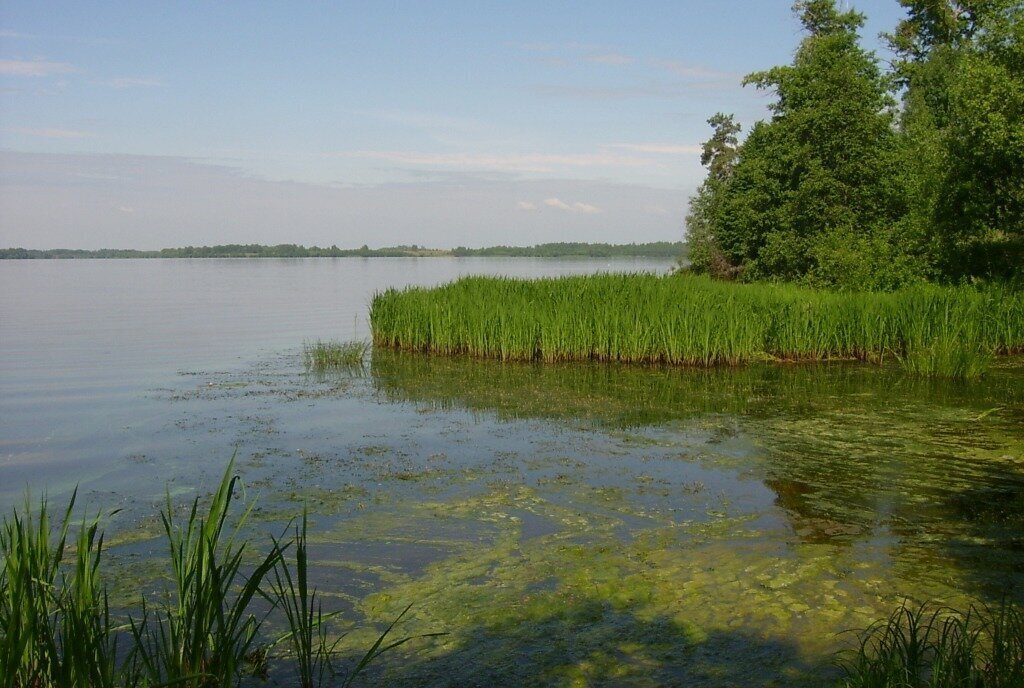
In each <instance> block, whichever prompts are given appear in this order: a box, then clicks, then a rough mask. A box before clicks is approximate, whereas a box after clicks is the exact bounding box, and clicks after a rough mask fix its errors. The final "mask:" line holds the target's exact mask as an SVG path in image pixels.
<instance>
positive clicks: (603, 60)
mask: <svg viewBox="0 0 1024 688" xmlns="http://www.w3.org/2000/svg"><path fill="white" fill-rule="evenodd" d="M584 59H585V60H586V61H587V62H596V63H598V64H606V65H627V64H632V63H633V62H635V60H634V59H633V58H632V57H630V56H629V55H623V54H622V53H597V54H595V55H587V56H586V57H585V58H584Z"/></svg>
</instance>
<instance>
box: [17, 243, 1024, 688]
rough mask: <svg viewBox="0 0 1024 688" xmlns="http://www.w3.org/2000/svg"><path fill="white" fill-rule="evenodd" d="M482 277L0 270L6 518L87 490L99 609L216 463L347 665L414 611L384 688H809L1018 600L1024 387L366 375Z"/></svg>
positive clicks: (306, 270)
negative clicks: (908, 633)
mask: <svg viewBox="0 0 1024 688" xmlns="http://www.w3.org/2000/svg"><path fill="white" fill-rule="evenodd" d="M667 268H668V265H667V264H665V263H646V262H642V263H636V262H630V263H622V262H615V263H612V264H608V263H607V262H604V261H602V262H593V261H541V260H536V261H535V260H523V259H515V260H506V261H502V260H491V259H464V260H458V259H453V260H448V259H418V260H417V259H394V260H390V259H373V260H349V259H341V260H333V261H332V260H263V261H245V260H223V261H219V260H211V261H80V262H76V261H47V262H43V261H39V262H10V261H7V262H2V263H0V328H2V330H0V335H2V339H0V349H2V351H0V392H2V398H0V447H2V453H0V502H2V503H3V506H4V508H5V509H6V508H9V507H10V505H11V504H14V503H17V502H18V501H19V500H20V499H21V498H22V495H23V493H24V489H25V486H26V485H28V486H30V487H31V488H32V490H33V492H35V493H38V492H39V491H41V490H43V489H48V490H49V491H50V493H51V494H59V493H62V492H66V491H67V490H69V489H71V488H72V487H73V486H74V485H75V484H79V485H81V494H82V496H83V498H84V500H85V501H86V502H87V503H88V504H89V508H91V509H92V510H94V511H95V510H98V509H101V508H104V509H107V508H112V507H122V508H123V511H121V512H120V513H118V514H117V515H116V516H111V517H109V518H108V519H107V522H108V528H109V529H110V531H111V532H112V533H114V534H115V537H114V542H115V546H114V548H113V550H112V557H111V560H110V566H112V567H114V568H116V569H117V570H118V573H119V575H118V576H117V583H118V590H117V594H118V595H119V596H121V597H122V598H123V599H129V600H130V599H136V598H137V596H138V591H139V589H140V588H143V589H151V588H150V587H149V586H150V585H151V582H152V578H153V577H154V576H155V575H158V573H159V572H158V570H156V569H154V568H153V567H152V565H150V564H148V563H147V562H150V561H151V557H150V555H151V554H152V553H153V552H160V551H161V550H162V548H163V545H162V543H161V542H160V541H159V539H158V537H157V535H158V532H159V523H158V521H157V520H156V518H155V517H154V514H155V513H156V511H155V510H156V508H157V507H158V506H159V505H160V504H161V502H162V500H163V498H164V494H165V491H170V492H171V493H172V494H173V495H175V496H176V497H177V498H179V499H188V498H191V497H192V496H193V495H196V494H200V495H201V494H203V493H204V492H205V491H206V490H207V489H209V487H210V486H211V485H212V484H213V483H214V482H215V481H216V480H217V478H218V477H219V476H220V474H221V472H222V471H223V470H224V467H225V465H226V463H227V461H228V459H229V457H230V456H231V455H232V453H235V454H236V457H237V458H236V465H237V467H238V470H239V471H240V472H241V473H242V474H243V476H244V479H245V482H246V485H247V496H248V497H250V498H251V497H256V498H258V505H259V507H258V509H257V512H256V515H257V519H256V522H257V525H256V529H257V530H260V531H264V530H269V531H270V532H274V533H276V532H279V530H280V529H281V527H282V526H283V524H284V523H285V522H286V521H287V520H288V519H289V518H291V517H292V516H294V515H295V514H296V513H297V512H298V510H299V509H301V505H302V504H306V505H308V507H309V508H310V510H311V513H312V515H313V519H314V525H313V530H314V533H315V535H314V540H315V542H314V547H313V550H314V552H313V553H314V557H315V559H316V562H317V567H316V573H315V575H316V577H317V582H318V583H319V584H320V585H321V586H322V588H323V589H324V590H327V591H329V600H328V602H329V605H328V606H329V607H331V608H336V609H342V610H344V611H345V617H346V618H347V619H349V620H351V622H352V623H353V624H354V626H353V628H352V629H351V633H350V635H349V636H348V637H347V641H346V642H347V643H348V645H347V647H349V648H351V651H352V652H353V653H357V652H358V650H359V649H360V648H365V647H366V646H367V644H368V643H369V642H371V640H370V638H371V637H372V635H373V632H374V629H375V628H376V629H379V628H380V627H382V625H386V624H387V623H388V622H390V621H391V620H392V619H393V618H394V617H395V616H397V614H398V613H399V612H400V611H401V610H402V609H404V608H405V606H406V605H408V604H410V603H412V604H414V607H413V610H412V611H411V612H410V616H409V618H408V620H407V622H405V624H404V625H403V629H404V631H405V632H407V633H428V632H436V631H445V632H447V633H448V635H446V636H443V637H442V638H435V639H429V640H423V641H418V642H416V643H411V644H410V645H408V646H405V647H406V648H407V650H408V651H407V652H405V653H404V654H395V655H393V656H392V657H391V658H390V659H388V660H386V661H384V662H381V663H380V664H378V665H377V666H376V668H375V670H376V671H377V672H378V673H379V674H382V676H381V677H380V678H382V680H385V681H386V682H394V683H396V684H399V685H424V686H439V685H442V686H446V685H460V686H461V685H688V686H689V685H698V686H700V685H706V686H732V685H735V686H749V685H764V686H768V685H794V684H801V683H802V684H805V685H820V684H821V682H822V680H823V678H824V677H831V676H834V675H835V669H834V666H833V654H832V653H834V652H835V651H836V650H837V649H838V648H841V647H843V645H844V642H849V640H850V638H849V637H848V636H843V635H841V633H840V632H841V631H843V630H846V629H850V628H859V627H864V626H866V625H867V624H869V623H871V622H872V621H874V620H876V619H878V618H881V617H884V616H886V615H888V613H889V612H890V611H891V610H892V609H893V608H894V607H895V606H897V605H898V604H900V603H901V602H902V601H903V600H904V599H911V600H913V601H917V602H920V601H924V600H937V601H941V602H944V603H949V604H954V605H963V604H966V603H968V602H972V601H981V602H992V601H997V600H999V599H1000V598H1002V597H1004V596H1010V597H1013V598H1016V599H1022V598H1024V536H1022V535H1021V534H1022V533H1024V362H1022V361H1020V360H1003V361H1001V362H1000V363H999V365H998V366H997V367H996V369H994V370H993V371H992V373H991V374H990V375H989V376H987V377H986V378H985V379H984V380H982V381H977V382H969V383H963V382H958V383H953V382H942V381H927V380H920V379H915V378H912V377H908V376H906V375H905V374H903V373H902V371H901V370H900V369H899V368H897V367H888V366H887V367H877V366H864V365H851V364H832V365H803V366H752V367H749V368H742V369H721V370H711V371H706V370H693V369H666V368H657V367H614V366H605V365H547V366H540V365H529V364H500V363H494V362H474V361H470V360H460V359H429V358H425V357H422V356H416V355H409V354H396V353H392V352H386V351H378V352H374V354H373V356H372V360H371V361H370V362H369V363H368V365H367V366H366V367H365V368H364V369H359V370H349V371H341V372H337V373H332V374H329V375H319V376H318V375H314V374H311V373H309V372H308V371H306V370H305V369H304V368H303V366H302V362H301V347H302V342H303V341H309V340H313V339H317V338H321V339H334V338H340V339H349V338H353V337H355V338H366V337H367V336H368V332H367V325H366V322H365V313H366V307H367V304H368V301H369V299H370V296H371V295H372V293H373V292H374V291H376V290H378V289H383V288H386V287H388V286H400V285H404V284H433V283H438V282H442V281H446V280H449V279H452V278H454V277H456V276H458V275H460V274H467V273H502V274H517V275H547V274H565V273H569V272H574V273H575V272H591V271H596V270H609V269H614V270H629V271H635V270H641V269H653V270H659V271H660V270H665V269H667Z"/></svg>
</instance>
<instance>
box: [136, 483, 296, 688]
mask: <svg viewBox="0 0 1024 688" xmlns="http://www.w3.org/2000/svg"><path fill="white" fill-rule="evenodd" d="M231 469H232V467H231V464H229V465H228V470H227V472H226V473H225V474H224V478H223V479H222V480H221V482H220V485H219V486H218V487H217V490H216V491H215V492H214V494H213V499H212V500H211V502H210V505H209V511H208V512H207V513H206V514H205V515H200V513H199V499H198V498H197V499H195V500H194V501H193V502H192V508H191V510H190V512H189V516H188V520H187V521H186V522H185V524H184V525H181V524H178V523H176V522H175V519H174V507H173V505H172V504H171V500H170V497H169V496H168V499H167V508H166V511H164V512H163V513H162V514H161V520H162V522H163V527H164V533H165V535H166V537H167V542H168V544H169V546H170V563H171V575H172V578H173V580H174V594H173V598H172V599H171V600H169V601H166V602H164V603H163V604H162V605H161V608H159V609H158V610H157V611H156V612H153V613H151V612H149V610H148V609H147V608H146V606H145V604H143V613H142V617H141V619H140V620H138V621H136V622H133V623H132V635H133V636H134V638H135V652H136V655H137V657H138V659H139V661H140V662H141V666H142V669H143V670H144V673H145V675H146V677H147V679H148V681H149V683H151V684H153V685H161V684H169V683H173V684H175V685H181V686H195V687H197V688H198V687H200V686H228V685H234V683H236V682H237V680H238V677H239V675H240V674H241V672H242V669H243V668H244V665H245V663H246V658H247V657H249V656H250V653H251V652H252V651H253V649H255V643H256V638H257V633H258V632H259V629H260V625H261V623H262V619H261V618H259V617H257V616H256V615H255V614H253V613H252V612H251V611H250V603H251V602H252V600H253V598H254V597H256V596H257V595H258V594H259V593H260V586H261V584H262V583H263V578H264V577H265V576H266V575H267V574H268V573H269V572H270V571H271V570H272V569H273V568H274V566H275V565H276V564H277V562H278V560H279V559H280V556H281V555H280V550H279V548H277V547H274V548H273V549H272V550H271V551H270V553H268V554H267V555H266V556H264V557H262V560H261V561H259V563H258V564H257V565H256V566H255V568H254V569H253V570H252V571H251V572H250V573H249V574H248V575H244V574H243V573H242V563H243V561H244V560H245V557H246V555H247V554H248V552H247V549H248V543H247V542H246V541H245V540H242V539H240V538H239V535H240V531H241V529H242V527H243V526H244V525H245V520H246V516H248V514H249V511H250V510H251V509H252V505H250V506H249V508H248V509H246V511H245V512H244V513H243V515H242V517H241V518H239V519H237V520H236V521H235V523H234V524H233V526H232V528H231V529H230V530H228V531H225V522H226V521H227V518H228V514H229V513H230V507H231V500H232V495H233V494H234V491H235V486H236V483H237V482H238V477H237V476H234V477H232V476H231Z"/></svg>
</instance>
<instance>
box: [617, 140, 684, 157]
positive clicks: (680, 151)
mask: <svg viewBox="0 0 1024 688" xmlns="http://www.w3.org/2000/svg"><path fill="white" fill-rule="evenodd" d="M607 147H608V148H618V149H620V150H628V151H633V152H636V153H657V154H659V155H693V154H695V153H700V152H701V151H703V150H704V149H703V147H701V146H697V145H693V144H682V145H680V144H673V143H612V144H609V145H608V146H607Z"/></svg>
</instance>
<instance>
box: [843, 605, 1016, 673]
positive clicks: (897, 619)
mask: <svg viewBox="0 0 1024 688" xmlns="http://www.w3.org/2000/svg"><path fill="white" fill-rule="evenodd" d="M840 664H841V666H842V667H843V669H844V670H845V673H846V679H845V680H844V681H843V683H842V684H841V685H842V686H844V688H954V687H958V686H970V688H1018V687H1019V686H1024V610H1022V609H1021V607H1020V606H1019V605H1017V604H1014V603H1011V602H1003V603H1002V604H1001V605H999V606H998V607H986V606H981V607H974V606H972V607H970V608H969V609H968V610H967V611H966V612H961V611H957V610H953V609H948V608H944V607H935V606H929V605H922V606H920V607H916V608H915V607H909V606H907V605H906V604H904V605H903V606H902V607H900V608H899V609H897V610H896V611H895V612H893V613H892V615H891V616H890V617H889V618H888V619H886V620H885V621H880V622H878V623H876V624H874V625H872V626H871V627H869V628H868V629H867V630H866V631H864V632H863V633H861V634H860V642H859V644H858V647H857V648H856V649H855V650H854V651H853V652H851V653H850V654H849V656H847V657H845V658H843V659H842V660H841V662H840Z"/></svg>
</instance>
